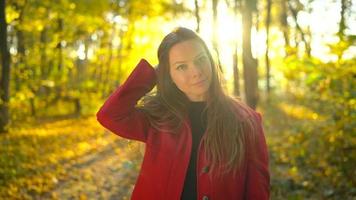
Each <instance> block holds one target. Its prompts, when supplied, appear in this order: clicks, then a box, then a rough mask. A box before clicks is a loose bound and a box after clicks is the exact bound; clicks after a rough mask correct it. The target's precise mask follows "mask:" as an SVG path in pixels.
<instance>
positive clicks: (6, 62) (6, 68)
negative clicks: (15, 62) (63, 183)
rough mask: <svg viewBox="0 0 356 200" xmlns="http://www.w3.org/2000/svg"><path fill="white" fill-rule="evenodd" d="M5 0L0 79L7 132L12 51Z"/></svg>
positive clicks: (0, 119) (1, 118) (0, 6)
mask: <svg viewBox="0 0 356 200" xmlns="http://www.w3.org/2000/svg"><path fill="white" fill-rule="evenodd" d="M5 6H6V2H5V0H0V49H1V65H2V70H1V80H0V100H1V103H0V132H7V128H6V127H7V124H8V123H9V106H8V104H9V83H10V53H9V50H8V48H7V23H6V14H5Z"/></svg>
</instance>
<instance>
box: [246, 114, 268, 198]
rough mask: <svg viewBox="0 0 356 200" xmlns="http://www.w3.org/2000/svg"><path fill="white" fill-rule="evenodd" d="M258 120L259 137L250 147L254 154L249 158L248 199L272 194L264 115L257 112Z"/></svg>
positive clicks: (266, 196)
mask: <svg viewBox="0 0 356 200" xmlns="http://www.w3.org/2000/svg"><path fill="white" fill-rule="evenodd" d="M255 115H256V116H255V117H256V121H257V125H258V126H257V132H258V134H257V137H256V140H255V142H254V143H253V145H252V146H251V147H250V148H252V151H253V152H254V156H250V158H248V168H247V180H246V181H247V185H246V186H247V188H246V189H247V193H246V198H245V199H248V200H265V199H269V196H270V173H269V167H268V162H269V158H268V150H267V144H266V139H265V134H264V130H263V125H262V116H261V114H260V113H258V112H255Z"/></svg>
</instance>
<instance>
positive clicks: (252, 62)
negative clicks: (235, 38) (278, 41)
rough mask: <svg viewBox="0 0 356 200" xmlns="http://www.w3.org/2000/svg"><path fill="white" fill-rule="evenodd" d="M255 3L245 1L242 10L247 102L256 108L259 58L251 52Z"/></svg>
mask: <svg viewBox="0 0 356 200" xmlns="http://www.w3.org/2000/svg"><path fill="white" fill-rule="evenodd" d="M254 6H255V5H253V4H252V3H251V1H249V0H245V1H244V9H243V11H242V23H243V27H242V30H243V33H242V37H243V39H242V50H243V52H242V59H243V71H244V72H243V74H244V81H245V82H244V83H245V84H244V87H245V95H246V102H247V104H248V105H249V106H250V107H251V108H253V109H255V108H256V106H257V101H258V91H257V60H256V59H255V58H253V57H252V52H251V27H252V9H253V7H254Z"/></svg>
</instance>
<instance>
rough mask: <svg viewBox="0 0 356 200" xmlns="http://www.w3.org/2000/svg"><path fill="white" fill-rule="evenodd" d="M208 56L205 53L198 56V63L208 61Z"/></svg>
mask: <svg viewBox="0 0 356 200" xmlns="http://www.w3.org/2000/svg"><path fill="white" fill-rule="evenodd" d="M207 59H208V58H207V57H206V56H205V55H203V56H200V57H199V58H198V63H200V64H201V63H205V62H206V61H207Z"/></svg>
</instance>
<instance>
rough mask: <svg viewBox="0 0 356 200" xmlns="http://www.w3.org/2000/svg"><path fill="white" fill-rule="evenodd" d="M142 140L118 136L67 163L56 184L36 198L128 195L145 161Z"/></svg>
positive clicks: (117, 196)
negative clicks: (112, 140)
mask: <svg viewBox="0 0 356 200" xmlns="http://www.w3.org/2000/svg"><path fill="white" fill-rule="evenodd" d="M139 145H140V144H139V143H137V142H129V141H127V140H124V139H121V138H118V139H117V140H116V141H115V142H113V143H111V144H108V145H107V146H106V147H105V148H103V149H100V150H99V149H98V151H96V152H91V153H90V154H87V155H85V156H83V157H81V158H79V159H78V160H77V161H76V162H75V164H70V163H65V164H64V166H65V170H66V174H67V175H65V176H64V177H61V178H60V180H58V183H57V184H56V187H55V189H54V190H52V191H51V192H48V193H46V194H44V195H41V196H39V197H35V199H81V200H84V199H98V200H99V199H103V200H108V199H109V200H114V199H115V200H121V199H122V200H124V199H129V197H130V195H131V192H132V189H133V185H134V183H135V180H136V178H137V173H138V168H139V167H140V164H141V161H142V154H141V153H140V149H139V148H140V146H139Z"/></svg>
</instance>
